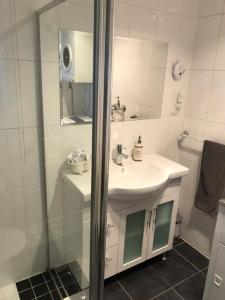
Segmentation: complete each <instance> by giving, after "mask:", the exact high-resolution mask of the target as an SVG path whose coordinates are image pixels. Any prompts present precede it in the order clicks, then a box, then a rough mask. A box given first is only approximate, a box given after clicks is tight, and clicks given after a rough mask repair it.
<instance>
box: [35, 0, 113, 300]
mask: <svg viewBox="0 0 225 300" xmlns="http://www.w3.org/2000/svg"><path fill="white" fill-rule="evenodd" d="M66 1H67V0H53V1H51V2H50V3H49V4H47V5H45V6H44V7H42V8H41V9H39V10H38V11H37V14H36V15H37V24H38V25H40V24H39V18H40V16H41V15H42V14H43V13H45V12H47V11H48V10H49V9H51V8H53V7H55V6H57V5H60V4H61V3H63V2H66ZM114 1H115V0H94V60H93V67H94V68H93V69H94V70H93V104H94V105H93V124H92V157H93V159H92V177H91V178H92V182H91V225H90V226H91V243H90V247H91V251H90V253H91V254H90V289H89V291H90V292H89V299H90V300H103V293H104V269H105V238H106V236H105V225H106V213H107V195H108V175H109V156H110V155H109V148H110V127H111V72H112V45H113V22H114V5H115V3H114ZM38 28H39V26H38ZM39 37H40V32H39ZM39 52H40V44H39ZM39 58H40V64H41V53H39ZM39 73H40V74H39V77H40V91H41V98H42V86H41V82H42V81H41V67H40V72H39ZM42 112H43V110H42ZM42 117H43V116H42ZM46 199H47V198H46Z"/></svg>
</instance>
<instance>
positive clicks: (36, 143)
mask: <svg viewBox="0 0 225 300" xmlns="http://www.w3.org/2000/svg"><path fill="white" fill-rule="evenodd" d="M41 141H42V139H41V130H40V128H38V127H31V128H24V149H25V164H26V182H27V184H28V185H30V184H36V183H40V182H41V181H42V175H43V174H42V160H43V156H42V148H41V147H42V145H41Z"/></svg>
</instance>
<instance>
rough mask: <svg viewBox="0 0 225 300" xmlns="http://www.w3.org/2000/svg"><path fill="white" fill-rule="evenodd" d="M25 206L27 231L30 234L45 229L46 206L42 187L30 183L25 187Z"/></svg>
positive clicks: (42, 231)
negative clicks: (26, 210)
mask: <svg viewBox="0 0 225 300" xmlns="http://www.w3.org/2000/svg"><path fill="white" fill-rule="evenodd" d="M26 206H27V208H28V221H27V222H28V231H29V233H30V235H34V234H39V233H44V232H45V231H46V219H47V215H46V212H45V210H46V207H45V197H44V191H43V187H42V186H41V185H39V184H38V185H30V186H28V187H27V198H26Z"/></svg>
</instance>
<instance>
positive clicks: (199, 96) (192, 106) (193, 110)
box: [185, 71, 213, 119]
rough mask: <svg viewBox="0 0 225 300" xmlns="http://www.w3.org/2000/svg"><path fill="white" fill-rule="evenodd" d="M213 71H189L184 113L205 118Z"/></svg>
mask: <svg viewBox="0 0 225 300" xmlns="http://www.w3.org/2000/svg"><path fill="white" fill-rule="evenodd" d="M212 76H213V71H191V72H190V82H189V89H188V94H187V101H186V104H185V114H186V115H188V116H192V117H196V118H199V119H205V118H206V113H207V105H208V101H209V93H210V88H211V84H212Z"/></svg>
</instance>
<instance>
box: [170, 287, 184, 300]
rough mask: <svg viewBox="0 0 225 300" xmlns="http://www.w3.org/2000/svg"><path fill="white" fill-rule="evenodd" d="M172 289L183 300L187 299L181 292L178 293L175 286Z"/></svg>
mask: <svg viewBox="0 0 225 300" xmlns="http://www.w3.org/2000/svg"><path fill="white" fill-rule="evenodd" d="M172 291H174V293H175V294H177V296H178V297H180V298H181V299H182V300H185V299H184V297H182V295H180V293H178V291H177V290H175V289H174V288H173V287H172Z"/></svg>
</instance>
